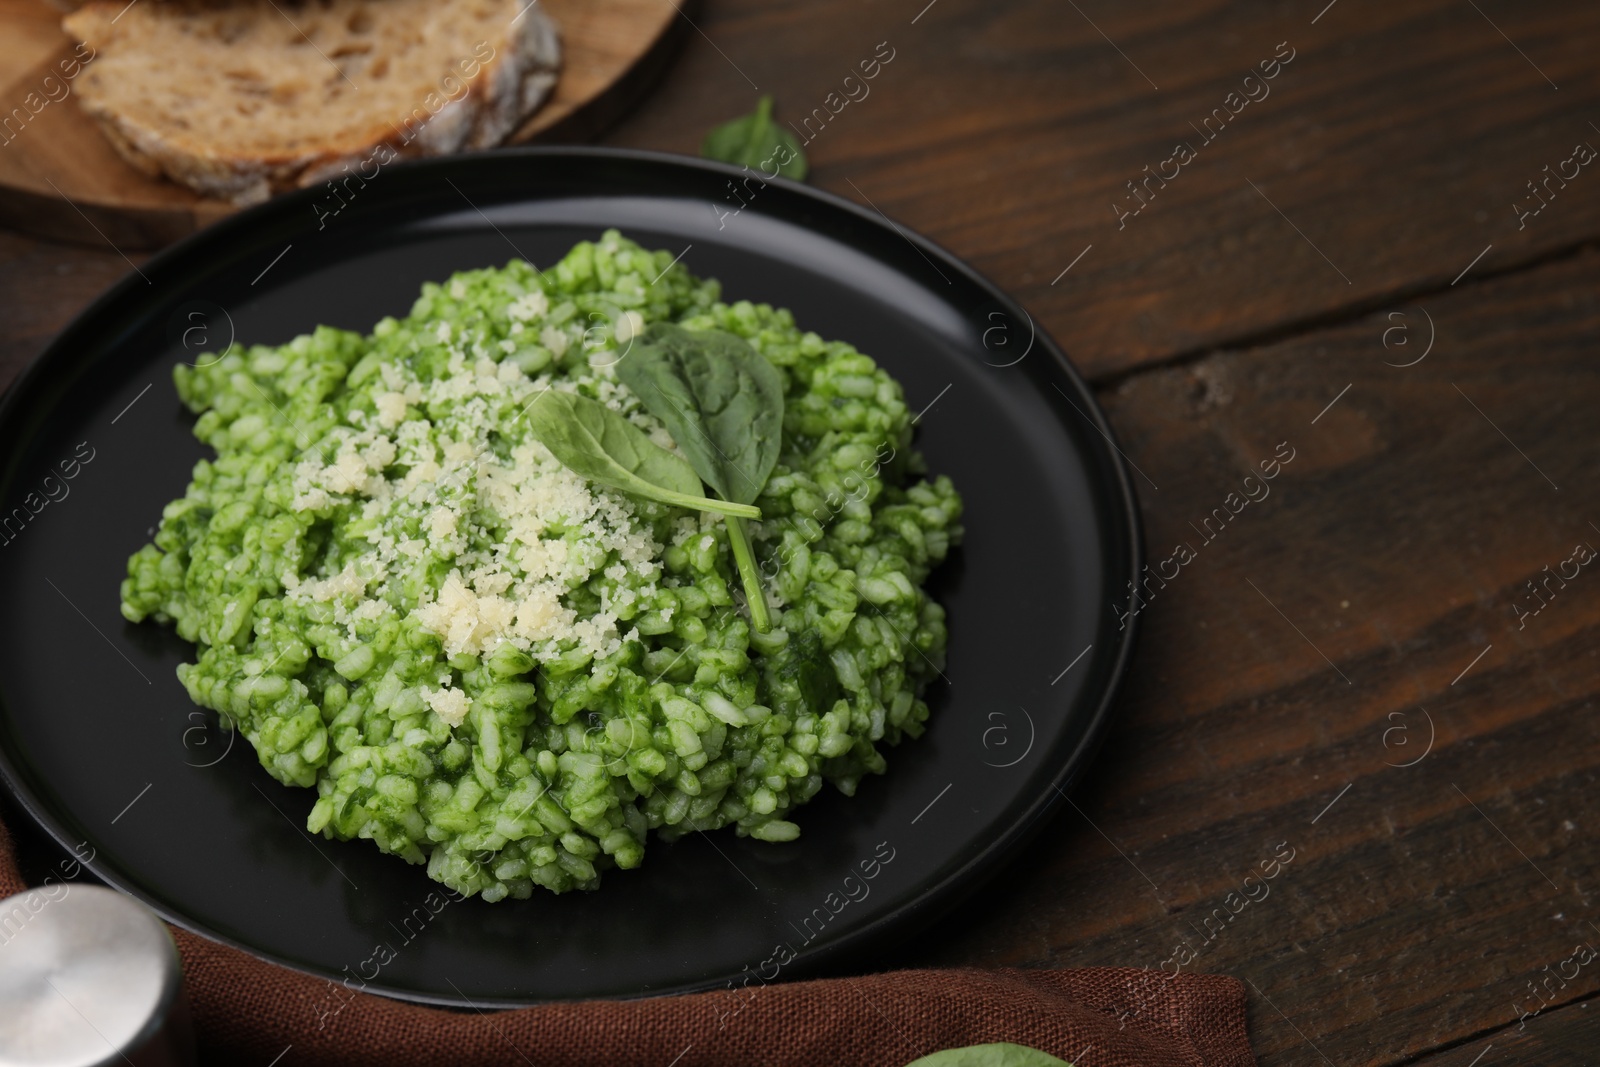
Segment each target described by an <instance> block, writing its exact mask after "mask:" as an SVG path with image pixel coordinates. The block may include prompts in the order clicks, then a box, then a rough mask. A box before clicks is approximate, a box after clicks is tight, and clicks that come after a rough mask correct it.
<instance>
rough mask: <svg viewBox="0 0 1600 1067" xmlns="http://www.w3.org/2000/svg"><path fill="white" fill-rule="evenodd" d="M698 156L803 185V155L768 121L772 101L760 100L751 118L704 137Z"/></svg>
mask: <svg viewBox="0 0 1600 1067" xmlns="http://www.w3.org/2000/svg"><path fill="white" fill-rule="evenodd" d="M700 154H701V155H702V156H704V157H706V158H707V159H715V160H720V161H721V162H723V163H732V164H734V165H735V166H747V167H754V168H756V169H758V170H760V171H761V172H762V175H763V176H764V177H768V178H771V177H773V176H774V175H776V174H781V175H783V176H784V177H785V178H793V179H794V180H795V181H803V180H804V179H805V176H806V171H807V169H808V167H807V164H806V154H805V153H804V152H802V151H801V150H800V142H799V141H797V140H795V137H794V134H792V133H790V132H789V131H788V130H786V129H783V128H782V127H781V126H778V125H777V124H775V123H774V122H773V121H772V97H770V96H763V97H762V98H761V101H760V102H759V103H757V104H756V110H755V112H754V114H750V115H745V116H743V117H741V118H737V119H734V120H733V121H732V122H725V123H723V124H722V125H721V126H718V127H716V128H715V129H713V130H712V131H711V132H710V133H709V134H707V135H706V139H705V142H704V143H703V144H701V145H700Z"/></svg>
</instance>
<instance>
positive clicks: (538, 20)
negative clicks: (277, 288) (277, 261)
mask: <svg viewBox="0 0 1600 1067" xmlns="http://www.w3.org/2000/svg"><path fill="white" fill-rule="evenodd" d="M62 26H63V28H64V29H65V30H66V31H67V32H68V33H69V34H70V35H72V36H73V37H75V38H76V39H78V40H81V41H84V42H87V43H88V44H89V46H90V47H91V48H93V49H94V51H95V58H94V61H93V62H91V63H89V64H87V65H86V66H85V67H84V70H83V73H82V75H80V76H79V78H78V80H77V85H76V90H77V93H76V95H77V97H78V100H79V102H80V104H81V105H82V107H83V108H84V109H85V110H86V111H87V112H88V113H89V114H90V115H93V116H94V117H95V119H96V120H97V121H98V122H99V123H100V126H101V128H102V130H104V132H105V134H106V136H107V137H108V138H109V139H110V141H111V143H112V144H113V145H115V146H116V148H117V150H118V151H119V152H120V153H121V154H122V155H123V156H124V157H125V158H127V159H128V160H129V161H130V162H132V163H133V164H134V165H135V166H138V167H139V168H140V169H142V170H144V171H146V172H147V173H151V174H165V175H167V176H168V177H170V178H173V179H175V180H176V181H180V182H182V183H184V184H185V185H188V186H190V187H191V188H193V189H195V190H197V191H199V192H201V193H204V194H206V195H208V196H215V197H221V198H224V199H228V200H232V201H234V202H235V203H240V204H246V203H254V202H256V201H260V200H264V199H266V197H267V196H268V195H270V194H271V193H273V192H278V191H282V190H285V189H291V188H294V187H296V186H305V185H315V184H317V183H319V182H321V181H323V180H324V179H327V178H329V177H333V176H336V175H338V174H340V173H342V172H344V171H345V170H347V169H355V168H357V167H362V166H367V167H370V166H371V165H372V164H373V163H374V162H376V163H377V164H378V165H381V164H383V163H386V162H388V161H389V160H391V159H394V158H396V157H401V156H428V155H442V154H444V153H448V152H456V151H461V150H464V149H471V148H485V147H489V146H491V145H495V144H498V143H500V142H501V141H502V140H504V139H505V137H506V136H507V135H508V134H510V133H511V131H512V130H513V129H515V128H516V126H517V125H518V123H519V122H520V121H521V120H522V119H523V118H524V117H525V116H526V115H528V114H529V113H531V112H532V111H533V110H534V109H535V108H537V107H538V105H539V104H540V102H541V101H543V99H544V98H545V96H546V95H547V94H548V93H549V91H550V88H551V86H553V85H554V84H555V80H556V73H557V70H558V68H559V65H560V55H561V53H560V45H559V43H558V40H557V37H556V30H555V26H554V25H553V24H552V23H551V21H550V20H549V18H548V17H546V16H545V14H544V13H543V12H542V11H541V10H540V8H539V5H538V4H537V3H530V2H529V0H139V2H138V3H134V4H132V5H129V4H128V3H127V0H91V2H89V3H87V4H85V5H84V6H83V7H82V8H80V9H79V10H78V11H76V12H74V13H73V14H71V15H68V16H67V17H66V18H65V19H64V20H63V21H62ZM367 176H369V177H370V172H369V173H368V175H367Z"/></svg>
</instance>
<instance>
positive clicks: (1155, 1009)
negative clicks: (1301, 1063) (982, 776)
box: [0, 824, 1255, 1067]
mask: <svg viewBox="0 0 1600 1067" xmlns="http://www.w3.org/2000/svg"><path fill="white" fill-rule="evenodd" d="M26 888H27V886H26V883H24V881H23V879H22V877H21V875H20V874H19V873H18V870H17V863H16V854H15V849H14V847H13V845H12V841H11V836H10V834H9V833H8V832H7V831H6V828H5V826H4V824H0V897H5V896H10V895H11V894H13V893H18V892H21V891H22V890H24V889H26ZM172 932H173V936H174V937H175V938H176V939H177V942H178V951H179V953H180V954H181V955H182V957H183V970H184V976H185V982H186V984H187V986H188V989H189V998H190V1002H191V1006H192V1008H193V1011H194V1019H195V1029H196V1031H197V1036H198V1038H199V1043H200V1051H201V1057H202V1059H203V1060H204V1061H205V1062H207V1063H219V1064H220V1063H226V1064H230V1065H232V1064H268V1063H272V1064H275V1065H276V1067H322V1065H328V1067H347V1065H361V1064H374V1065H381V1067H441V1065H448V1067H479V1065H484V1067H487V1065H490V1064H494V1065H499V1067H517V1065H519V1064H527V1065H528V1067H589V1065H605V1067H755V1065H762V1067H902V1065H904V1064H906V1063H909V1062H910V1061H912V1060H914V1059H916V1058H918V1057H919V1056H925V1055H927V1054H929V1053H931V1052H936V1051H938V1050H939V1049H945V1048H955V1047H960V1046H964V1045H976V1044H983V1043H987V1042H991V1041H1012V1042H1015V1043H1017V1044H1020V1045H1028V1046H1031V1047H1033V1048H1038V1049H1042V1050H1044V1051H1045V1052H1049V1053H1051V1054H1052V1055H1055V1056H1059V1057H1061V1058H1062V1059H1065V1060H1068V1061H1069V1062H1071V1063H1073V1064H1075V1065H1077V1067H1254V1065H1255V1059H1254V1058H1253V1057H1252V1056H1251V1054H1250V1044H1249V1041H1248V1039H1247V1038H1246V1036H1245V997H1244V987H1243V985H1241V984H1240V982H1239V981H1238V980H1237V979H1235V978H1229V977H1226V976H1223V975H1193V974H1181V975H1177V976H1175V977H1174V976H1170V975H1168V974H1166V973H1165V972H1153V971H1148V970H1145V971H1140V970H1134V969H1132V968H1110V967H1107V968H1084V969H1078V970H1065V971H1048V970H990V971H982V970H969V969H960V970H923V971H891V972H888V973H885V974H872V975H864V976H862V977H858V978H831V979H823V980H819V981H810V982H784V983H777V984H773V985H768V986H761V985H757V984H752V985H751V986H750V987H748V989H746V990H744V991H742V992H737V993H736V992H734V991H733V990H719V991H716V992H712V993H696V994H692V995H686V996H676V997H656V998H652V999H647V1000H627V1001H587V1002H582V1003H560V1004H549V1005H545V1006H542V1007H536V1008H524V1009H520V1010H517V1011H505V1012H495V1011H489V1012H473V1011H446V1010H442V1009H438V1008H425V1007H420V1006H418V1005H415V1004H405V1003H402V1002H400V1001H395V1000H389V999H387V998H384V997H377V996H373V995H371V994H367V993H357V992H353V991H351V990H349V989H347V988H345V987H344V986H342V985H339V984H337V983H334V982H329V981H326V980H324V979H321V978H314V977H312V976H310V975H306V974H301V973H299V972H298V971H291V970H287V969H285V968H282V967H277V966H274V965H272V964H269V963H264V962H262V961H261V960H258V959H256V958H255V957H253V956H251V955H249V954H248V953H244V952H240V951H238V950H237V949H232V948H228V947H226V946H224V945H218V944H215V943H214V942H211V941H207V940H206V939H205V938H202V937H198V936H196V935H195V934H191V933H189V932H188V931H186V930H180V929H177V928H173V931H172Z"/></svg>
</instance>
